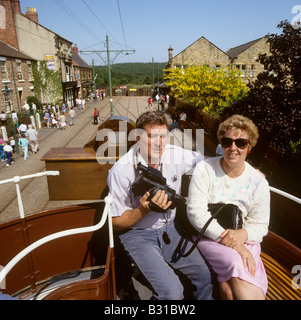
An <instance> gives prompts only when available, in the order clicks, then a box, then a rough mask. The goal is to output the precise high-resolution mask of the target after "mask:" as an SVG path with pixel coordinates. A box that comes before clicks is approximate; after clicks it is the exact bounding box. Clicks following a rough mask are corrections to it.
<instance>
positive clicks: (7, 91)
mask: <svg viewBox="0 0 301 320" xmlns="http://www.w3.org/2000/svg"><path fill="white" fill-rule="evenodd" d="M11 92H12V90H11V89H9V88H8V87H7V84H6V85H5V89H2V93H3V95H4V100H5V105H8V107H9V113H10V118H11V123H12V127H13V133H14V140H15V147H16V151H17V153H19V148H18V141H17V136H16V129H15V124H14V121H13V115H12V112H11V106H10V96H11Z"/></svg>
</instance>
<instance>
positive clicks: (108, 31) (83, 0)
mask: <svg viewBox="0 0 301 320" xmlns="http://www.w3.org/2000/svg"><path fill="white" fill-rule="evenodd" d="M82 2H83V3H84V4H85V5H86V6H87V8H88V9H89V10H90V11H91V13H92V14H93V15H94V17H95V18H96V19H97V20H98V21H99V22H100V23H101V25H102V26H103V27H104V28H105V29H106V31H107V33H108V34H110V36H111V37H112V38H113V39H115V38H114V36H113V35H112V34H111V32H110V30H109V29H108V28H107V27H106V26H105V25H104V23H103V22H102V21H101V20H100V19H99V17H98V16H97V15H96V14H95V12H94V11H93V10H92V9H91V8H90V7H89V5H88V4H87V2H86V1H85V0H82ZM115 41H117V40H116V39H115Z"/></svg>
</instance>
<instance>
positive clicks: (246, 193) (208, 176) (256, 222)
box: [187, 157, 270, 244]
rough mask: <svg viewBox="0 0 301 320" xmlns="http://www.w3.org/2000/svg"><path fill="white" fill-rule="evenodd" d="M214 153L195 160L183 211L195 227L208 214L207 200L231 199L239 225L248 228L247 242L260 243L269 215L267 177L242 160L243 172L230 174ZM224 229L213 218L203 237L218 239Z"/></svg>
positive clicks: (227, 200)
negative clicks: (240, 216)
mask: <svg viewBox="0 0 301 320" xmlns="http://www.w3.org/2000/svg"><path fill="white" fill-rule="evenodd" d="M221 158H222V157H214V158H210V159H207V160H206V161H202V162H200V163H198V164H197V166H196V167H195V170H194V172H193V176H192V179H191V183H190V188H189V196H188V201H187V214H188V218H189V220H190V222H191V223H192V225H194V227H195V228H196V229H197V230H201V228H202V227H203V226H204V224H205V223H206V221H207V220H208V219H209V218H210V217H211V214H210V212H209V211H208V209H207V208H208V207H207V204H208V203H233V204H235V205H237V206H238V207H239V208H240V210H241V211H242V213H243V228H244V229H245V230H246V231H247V232H248V240H247V241H246V242H247V243H249V244H254V243H260V242H261V241H262V239H263V237H264V236H265V235H266V234H267V232H268V225H269V219H270V191H269V185H268V182H267V180H266V179H265V178H264V177H263V175H262V174H260V173H259V172H258V171H257V170H256V169H254V168H253V167H252V166H251V165H249V164H248V163H247V162H245V165H246V166H245V170H244V172H243V173H242V174H241V175H240V176H239V177H237V178H234V179H233V178H230V177H229V176H227V175H226V174H225V172H224V171H223V169H222V167H221V165H220V160H221ZM224 230H225V229H224V228H223V227H222V226H221V225H219V224H218V223H217V221H216V220H215V219H214V220H213V221H212V222H211V223H210V225H209V227H208V228H207V230H206V232H205V235H206V237H208V238H210V239H212V240H215V241H219V240H220V235H221V233H222V232H223V231H224Z"/></svg>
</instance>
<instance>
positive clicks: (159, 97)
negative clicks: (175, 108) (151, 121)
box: [146, 94, 169, 111]
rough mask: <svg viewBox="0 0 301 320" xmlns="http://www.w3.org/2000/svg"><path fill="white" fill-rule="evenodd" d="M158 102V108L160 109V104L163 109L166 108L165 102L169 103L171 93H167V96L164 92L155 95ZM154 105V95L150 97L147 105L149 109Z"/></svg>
mask: <svg viewBox="0 0 301 320" xmlns="http://www.w3.org/2000/svg"><path fill="white" fill-rule="evenodd" d="M155 99H156V101H157V104H158V109H159V105H160V106H161V111H164V110H165V102H167V103H169V95H168V94H167V95H166V96H164V95H162V94H160V95H159V94H157V95H156V97H155ZM152 107H153V99H152V97H149V98H148V99H147V107H146V108H148V109H151V108H152Z"/></svg>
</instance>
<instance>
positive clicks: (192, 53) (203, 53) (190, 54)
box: [168, 37, 230, 69]
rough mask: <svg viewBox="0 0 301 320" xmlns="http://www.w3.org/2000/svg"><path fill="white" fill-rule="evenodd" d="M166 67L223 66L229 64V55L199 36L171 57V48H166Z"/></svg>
mask: <svg viewBox="0 0 301 320" xmlns="http://www.w3.org/2000/svg"><path fill="white" fill-rule="evenodd" d="M168 53H169V59H168V67H171V68H182V69H185V67H186V66H188V65H208V66H209V67H215V68H225V67H227V66H228V65H229V59H230V57H229V56H228V55H227V54H226V53H225V52H223V51H222V50H221V49H219V48H218V47H217V46H215V45H214V44H213V43H211V42H210V41H208V40H207V39H206V38H205V37H201V38H199V39H198V40H196V41H195V42H194V43H192V44H191V45H190V46H189V47H187V48H186V49H184V50H183V51H181V52H180V53H178V54H177V55H176V56H175V57H173V49H172V48H171V46H170V47H169V49H168Z"/></svg>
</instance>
